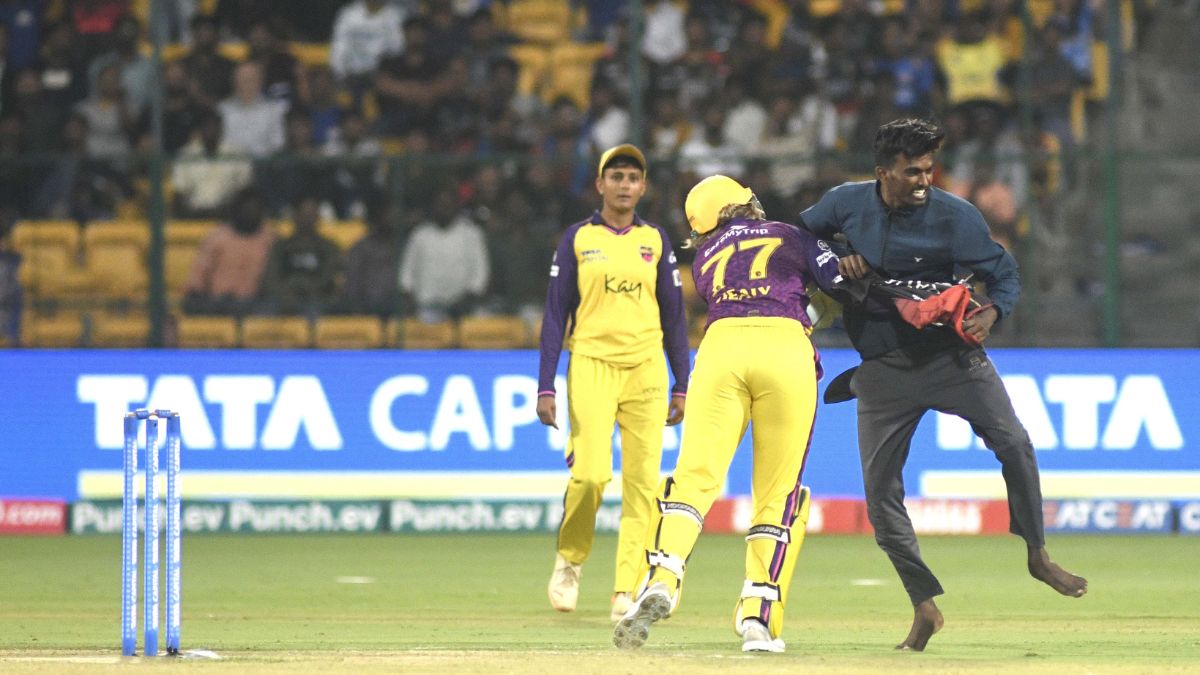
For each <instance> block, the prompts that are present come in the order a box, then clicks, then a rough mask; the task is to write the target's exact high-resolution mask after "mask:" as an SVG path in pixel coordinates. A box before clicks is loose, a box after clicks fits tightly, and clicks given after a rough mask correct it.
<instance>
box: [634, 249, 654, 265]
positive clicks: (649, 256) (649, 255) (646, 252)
mask: <svg viewBox="0 0 1200 675" xmlns="http://www.w3.org/2000/svg"><path fill="white" fill-rule="evenodd" d="M638 250H639V251H640V252H641V254H642V260H645V261H646V262H653V261H654V249H652V248H650V247H649V246H639V247H638Z"/></svg>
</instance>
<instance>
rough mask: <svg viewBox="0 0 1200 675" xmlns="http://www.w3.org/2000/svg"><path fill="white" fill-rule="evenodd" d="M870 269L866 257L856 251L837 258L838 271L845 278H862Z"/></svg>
mask: <svg viewBox="0 0 1200 675" xmlns="http://www.w3.org/2000/svg"><path fill="white" fill-rule="evenodd" d="M870 271H871V266H870V265H868V264H867V259H866V258H864V257H862V256H861V255H858V254H857V253H855V254H851V255H848V256H846V257H844V258H838V273H839V274H841V275H842V276H844V277H846V278H847V279H862V278H863V277H865V276H867V273H868V272H870Z"/></svg>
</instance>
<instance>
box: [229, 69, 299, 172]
mask: <svg viewBox="0 0 1200 675" xmlns="http://www.w3.org/2000/svg"><path fill="white" fill-rule="evenodd" d="M262 82H263V79H262V67H261V66H260V65H259V64H258V63H256V62H254V61H247V62H245V63H241V64H238V66H237V68H236V69H235V70H234V71H233V95H232V96H231V97H229V98H227V99H225V100H224V101H221V104H220V105H219V106H218V110H219V111H220V113H221V121H222V122H223V127H224V129H225V139H226V140H228V141H229V142H230V143H232V144H233V145H235V146H237V147H238V148H240V149H241V150H242V151H243V152H245V153H247V154H249V155H251V156H254V157H265V156H267V155H270V154H272V153H274V152H276V151H278V150H279V149H280V148H282V147H283V145H284V142H285V141H284V125H283V118H284V115H285V114H287V110H288V104H287V102H286V101H275V100H269V99H267V98H266V97H264V96H263V94H262V88H263V85H262Z"/></svg>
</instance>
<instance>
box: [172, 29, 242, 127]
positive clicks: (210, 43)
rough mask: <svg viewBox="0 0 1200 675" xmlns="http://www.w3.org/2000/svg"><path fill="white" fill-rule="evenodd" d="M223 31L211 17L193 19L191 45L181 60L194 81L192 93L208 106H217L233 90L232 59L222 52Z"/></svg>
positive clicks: (191, 80) (189, 78)
mask: <svg viewBox="0 0 1200 675" xmlns="http://www.w3.org/2000/svg"><path fill="white" fill-rule="evenodd" d="M219 47H220V33H219V32H218V29H217V22H216V19H214V18H213V17H211V16H207V15H204V14H197V15H196V16H195V18H193V19H192V48H191V51H189V52H188V54H187V56H184V57H183V58H182V59H181V60H180V62H181V63H182V64H183V68H184V70H186V71H187V75H188V80H189V81H190V82H191V87H192V96H193V97H195V99H196V100H197V101H199V102H200V103H202V104H203V105H206V106H216V105H217V104H218V103H220V102H221V101H223V100H225V99H226V98H227V97H228V96H229V94H230V92H231V91H232V85H233V67H234V64H233V61H230V60H229V59H227V58H225V57H224V56H222V55H221V53H220V51H219V50H218V48H219Z"/></svg>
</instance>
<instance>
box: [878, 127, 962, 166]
mask: <svg viewBox="0 0 1200 675" xmlns="http://www.w3.org/2000/svg"><path fill="white" fill-rule="evenodd" d="M945 137H946V132H945V131H942V128H941V127H939V126H938V125H937V124H935V123H933V122H931V121H929V120H923V119H916V118H912V117H907V118H903V119H898V120H892V121H891V122H888V123H887V124H884V125H883V126H881V127H879V131H877V132H875V166H891V165H892V164H893V163H894V162H895V161H896V158H897V157H899V156H900V155H904V156H905V157H909V158H913V157H921V156H923V155H928V154H929V153H932V152H937V151H938V149H939V148H941V147H942V139H944V138H945Z"/></svg>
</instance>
